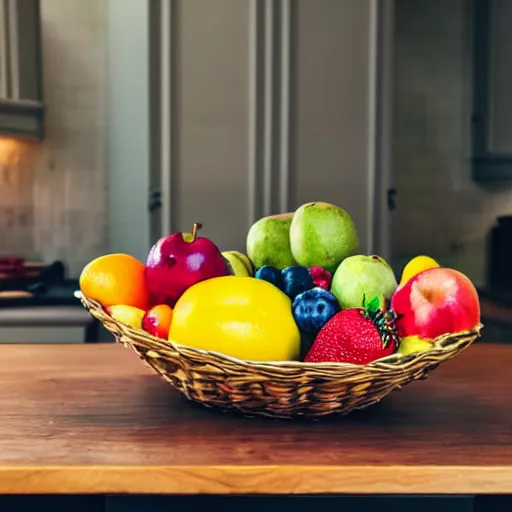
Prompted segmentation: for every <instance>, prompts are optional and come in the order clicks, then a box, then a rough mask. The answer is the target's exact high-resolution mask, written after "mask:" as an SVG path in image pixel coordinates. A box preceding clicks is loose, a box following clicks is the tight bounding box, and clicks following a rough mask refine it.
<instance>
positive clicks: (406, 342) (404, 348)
mask: <svg viewBox="0 0 512 512" xmlns="http://www.w3.org/2000/svg"><path fill="white" fill-rule="evenodd" d="M431 348H432V343H431V342H430V340H427V339H424V338H420V337H419V336H407V337H406V338H402V340H401V341H400V344H399V346H398V350H397V352H399V353H400V354H402V355H404V356H407V355H409V354H417V353H419V352H427V351H428V350H430V349H431Z"/></svg>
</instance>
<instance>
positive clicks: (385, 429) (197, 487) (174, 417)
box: [0, 344, 512, 494]
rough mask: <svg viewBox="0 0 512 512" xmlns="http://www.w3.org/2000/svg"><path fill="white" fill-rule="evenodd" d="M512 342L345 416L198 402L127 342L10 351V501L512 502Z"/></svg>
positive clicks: (4, 455)
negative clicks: (250, 412)
mask: <svg viewBox="0 0 512 512" xmlns="http://www.w3.org/2000/svg"><path fill="white" fill-rule="evenodd" d="M511 365H512V347H511V346H506V345H492V344H478V345H475V346H473V347H470V348H469V349H467V350H466V351H465V352H463V353H462V354H461V355H459V356H458V357H457V358H456V359H454V360H452V361H449V362H448V363H446V364H444V365H443V366H442V367H440V368H439V369H437V370H436V372H434V373H433V374H432V375H431V376H430V377H429V379H428V380H426V381H422V382H416V383H413V384H410V385H409V386H407V387H406V388H404V389H403V390H402V391H399V392H395V393H393V394H392V395H390V396H389V397H388V399H386V400H385V401H384V402H383V403H381V404H379V405H376V406H373V407H371V408H369V409H367V410H365V411H360V412H356V413H353V414H351V415H349V416H347V417H345V418H333V419H325V420H323V421H311V420H309V421H308V420H302V421H286V420H285V421H277V420H265V419H248V418H243V417H240V416H237V415H232V414H230V415H227V414H224V413H220V412H218V411H215V410H210V409H206V408H204V407H202V406H198V405H195V404H191V403H188V402H186V400H185V399H184V398H183V397H182V395H180V394H178V393H177V392H175V391H174V390H173V389H172V387H170V386H169V385H168V384H166V383H165V382H163V381H162V380H161V379H160V378H159V377H158V376H157V375H156V374H154V373H153V372H152V371H150V370H149V369H147V368H146V367H145V366H144V365H143V364H142V363H141V362H140V360H139V359H138V357H137V356H136V355H135V354H134V353H133V352H132V351H131V350H129V349H125V348H124V347H122V346H120V345H117V344H116V345H114V344H104V345H101V344H100V345H98V344H94V345H41V346H34V345H3V346H0V411H1V419H0V493H173V494H198V493H208V494H234V493H235V494H255V493H256V494H260V493H265V494H285V493H310V494H317V493H363V494H374V493H379V494H380V493H407V494H412V493H441V494H443V493H449V494H456V493H461V494H466V493H472V494H474V493H512V407H511V405H510V404H511V403H512V382H511V378H510V377H509V371H510V367H511Z"/></svg>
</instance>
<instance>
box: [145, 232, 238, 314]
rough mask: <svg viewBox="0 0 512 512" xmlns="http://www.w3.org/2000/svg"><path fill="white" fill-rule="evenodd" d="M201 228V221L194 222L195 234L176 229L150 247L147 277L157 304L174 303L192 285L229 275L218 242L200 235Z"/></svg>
mask: <svg viewBox="0 0 512 512" xmlns="http://www.w3.org/2000/svg"><path fill="white" fill-rule="evenodd" d="M200 228H201V225H200V224H194V230H193V232H192V235H191V236H190V235H188V236H186V235H185V234H184V233H173V234H172V235H169V236H167V237H164V238H161V239H160V240H158V242H156V244H155V245H154V246H153V247H152V248H151V250H150V251H149V254H148V257H147V260H146V278H147V281H148V285H149V289H150V291H151V294H152V298H153V304H167V305H168V306H171V307H174V305H175V304H176V301H177V300H178V299H179V298H180V297H181V295H182V294H183V292H184V291H185V290H187V289H188V288H190V287H191V286H192V285H194V284H196V283H198V282H200V281H204V280H206V279H211V278H213V277H221V276H226V275H228V271H227V268H226V264H225V262H224V258H223V257H222V254H221V252H220V251H219V249H218V248H217V246H216V245H215V244H214V243H213V242H212V241H211V240H209V239H208V238H204V237H198V236H197V231H198V229H200Z"/></svg>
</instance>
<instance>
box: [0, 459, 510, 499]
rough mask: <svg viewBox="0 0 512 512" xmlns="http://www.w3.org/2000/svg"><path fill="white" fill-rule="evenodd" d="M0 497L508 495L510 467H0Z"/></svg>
mask: <svg viewBox="0 0 512 512" xmlns="http://www.w3.org/2000/svg"><path fill="white" fill-rule="evenodd" d="M0 494H218V495H227V494H238V495H243V494H245V495H247V494H268V495H271V494H274V495H278V494H305V495H306V494H367V495H370V494H409V495H410V494H451V495H455V494H512V465H510V466H304V465H301V466H292V465H282V466H281V465H280V466H249V465H248V466H213V465H212V466H140V467H138V466H137V467H132V466H37V467H35V466H34V467H30V466H12V467H5V466H4V467H0Z"/></svg>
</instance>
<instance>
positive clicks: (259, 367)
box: [76, 292, 483, 419]
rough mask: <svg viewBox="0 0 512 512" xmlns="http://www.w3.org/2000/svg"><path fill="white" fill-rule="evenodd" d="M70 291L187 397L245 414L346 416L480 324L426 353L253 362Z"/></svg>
mask: <svg viewBox="0 0 512 512" xmlns="http://www.w3.org/2000/svg"><path fill="white" fill-rule="evenodd" d="M76 295H77V296H78V297H79V298H80V300H81V301H82V304H83V305H84V307H85V308H86V309H87V310H88V311H89V312H90V314H91V315H92V316H94V317H95V318H96V319H98V320H99V321H100V322H101V323H102V324H103V326H104V327H105V328H106V329H107V330H108V331H110V332H111V333H112V334H113V336H114V337H115V339H116V341H117V342H119V343H123V344H124V345H125V346H127V347H130V348H131V349H133V350H134V351H135V352H136V353H137V354H138V355H139V357H140V358H141V359H142V361H143V362H144V363H145V364H146V365H148V366H149V367H150V368H152V369H153V370H154V371H156V372H157V373H158V374H159V375H160V376H161V377H163V379H165V380H166V381H167V382H169V383H170V384H172V385H173V386H174V387H175V388H176V389H178V390H179V391H180V392H181V393H183V394H184V395H185V396H186V397H187V398H188V399H189V400H192V401H194V402H199V403H202V404H203V405H205V406H207V407H216V408H220V409H223V410H237V411H238V412H241V413H243V414H244V415H246V416H266V417H273V418H281V419H289V418H294V417H301V416H302V417H320V416H327V415H332V414H338V415H345V414H348V413H350V412H351V411H353V410H355V409H361V408H364V407H368V406H370V405H372V404H374V403H376V402H379V401H380V400H382V399H383V398H384V397H385V396H386V395H388V394H389V393H391V392H392V391H393V390H395V389H400V388H402V387H403V386H405V385H406V384H408V383H410V382H412V381H414V380H421V379H425V378H427V377H428V375H429V374H430V373H431V372H432V371H433V370H434V369H435V368H437V366H438V365H439V364H441V363H443V362H444V361H447V360H449V359H451V358H453V357H455V356H456V355H457V354H459V353H460V352H461V351H462V350H464V349H466V348H467V347H468V346H469V345H470V344H471V343H473V342H474V341H475V340H476V339H477V338H478V337H479V336H480V334H481V329H482V327H483V326H482V324H480V325H478V326H477V327H476V328H475V329H473V330H471V331H465V332H461V333H457V334H451V335H444V336H441V337H439V338H437V339H436V340H435V343H434V345H433V348H432V349H431V350H429V351H427V352H422V353H419V354H412V355H408V356H402V355H401V354H393V355H391V356H388V357H386V358H383V359H380V360H378V361H374V362H372V363H369V364H366V365H354V364H348V363H305V362H298V361H286V362H281V361H279V362H251V361H244V360H239V359H236V358H232V357H229V356H226V355H223V354H220V353H216V352H211V351H205V350H200V349H195V348H192V347H186V346H183V345H179V344H176V343H173V342H170V341H167V340H162V339H160V338H157V337H155V336H152V335H150V334H148V333H146V332H144V331H141V330H136V329H133V328H131V327H129V326H127V325H124V324H122V323H120V322H118V321H116V320H114V319H113V318H112V317H110V316H109V315H108V314H107V313H106V312H105V311H104V309H103V308H102V306H101V305H100V304H99V303H98V302H96V301H94V300H91V299H89V298H87V297H85V296H84V295H83V294H81V293H79V292H77V294H76Z"/></svg>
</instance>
